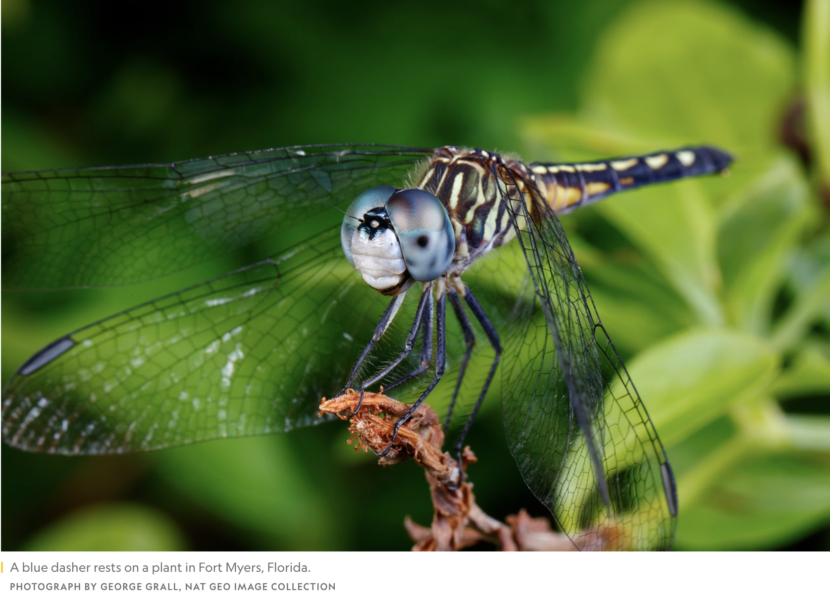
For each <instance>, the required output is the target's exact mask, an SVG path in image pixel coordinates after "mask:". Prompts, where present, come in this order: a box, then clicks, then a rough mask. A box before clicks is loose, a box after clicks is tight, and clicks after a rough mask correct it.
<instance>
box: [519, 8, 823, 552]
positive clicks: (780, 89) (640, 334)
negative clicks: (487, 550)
mask: <svg viewBox="0 0 830 598" xmlns="http://www.w3.org/2000/svg"><path fill="white" fill-rule="evenodd" d="M820 5H821V3H820V2H815V3H813V5H812V6H811V8H810V11H812V13H815V14H812V16H807V17H806V20H805V28H806V30H807V33H808V38H809V39H810V40H811V42H810V44H809V45H808V47H807V48H805V52H806V55H805V57H804V58H802V60H803V61H806V63H807V64H812V63H821V64H823V65H825V66H826V57H827V52H826V43H827V42H826V41H825V40H826V39H828V31H827V27H828V26H830V19H827V18H826V16H827V15H824V18H823V19H822V18H820V16H821V15H819V14H818V13H819V12H820V8H819V7H820ZM808 15H811V13H810V12H808ZM816 52H819V53H821V52H823V54H821V56H823V57H824V58H819V57H816V56H814V53H816ZM811 61H812V62H811ZM797 64H798V57H797V56H796V55H795V54H794V52H793V51H792V50H791V49H790V48H789V47H788V46H787V44H786V43H784V42H783V41H781V40H780V39H778V38H777V37H776V36H774V35H773V34H771V33H770V32H768V31H765V30H763V29H760V28H758V27H757V26H755V25H754V24H752V23H751V22H749V21H747V20H746V19H744V18H742V17H741V16H740V15H738V14H737V13H735V12H733V11H731V10H728V9H726V8H723V7H719V6H716V5H712V4H707V3H699V2H683V3H675V2H672V3H655V2H647V3H642V4H639V5H636V6H635V7H633V8H632V9H631V10H629V11H628V12H627V13H626V14H625V15H623V16H622V17H621V18H620V19H619V20H618V21H617V22H616V23H615V24H614V25H613V26H612V27H611V28H610V29H609V30H608V31H607V32H606V34H605V35H604V36H603V38H602V41H601V43H600V45H599V48H598V51H597V55H596V58H595V61H594V63H593V65H592V66H591V69H590V71H589V72H588V74H587V76H586V79H585V85H584V89H583V97H582V108H581V110H580V111H579V112H578V113H577V114H555V115H550V116H545V117H541V118H531V119H528V120H526V121H525V122H524V123H523V126H522V131H523V134H524V138H525V141H526V144H527V145H528V146H529V147H530V148H532V150H530V151H528V152H527V153H528V154H532V155H538V154H539V153H544V154H545V155H546V157H550V158H557V159H563V158H572V159H585V158H588V157H593V156H600V155H623V154H626V153H636V152H642V151H649V149H651V150H653V149H657V148H672V147H676V146H679V145H684V144H689V145H692V144H697V143H703V142H707V143H714V144H716V145H720V146H721V147H724V148H726V149H727V150H729V151H731V152H734V153H735V154H736V155H737V157H738V160H737V162H736V163H735V164H734V168H733V172H732V173H731V176H730V177H729V178H728V179H726V180H716V181H711V180H706V181H704V180H701V181H698V180H695V181H690V182H687V183H684V184H683V185H676V186H665V187H654V188H649V189H646V190H644V191H642V192H638V193H637V194H636V195H634V194H632V195H629V196H627V197H619V198H614V201H608V202H604V203H602V204H599V205H597V206H596V207H595V208H594V209H593V213H589V214H584V213H583V214H581V218H580V215H577V218H576V220H577V222H578V223H577V225H576V227H575V228H576V230H575V231H574V234H573V235H572V236H571V238H572V239H576V238H578V237H577V236H578V235H582V236H583V237H584V239H583V240H584V241H585V244H584V245H583V243H582V242H581V241H580V242H576V241H574V244H575V245H576V246H577V247H579V248H582V249H583V251H581V252H580V253H581V254H578V255H577V257H578V259H579V260H580V263H582V264H583V269H584V271H585V273H586V276H587V277H588V279H589V284H590V286H591V289H592V292H593V294H594V298H595V300H596V301H597V304H598V309H599V312H600V314H601V315H602V317H603V320H604V322H605V324H606V326H607V327H608V329H609V330H610V331H611V332H612V335H613V336H614V338H615V339H617V342H618V344H619V345H620V346H621V347H622V349H623V350H624V352H625V353H626V354H627V355H635V354H636V357H634V359H630V360H629V362H628V365H629V370H630V372H631V376H632V378H633V379H634V380H635V382H636V384H637V385H638V389H639V391H640V394H641V395H642V397H643V400H644V401H645V402H646V404H647V406H648V408H649V412H650V414H651V417H652V419H653V420H654V422H655V425H656V427H657V430H658V432H659V433H660V435H661V438H662V439H663V441H664V443H666V445H667V447H668V452H669V459H670V460H671V462H672V463H673V465H674V467H675V472H676V475H677V481H678V492H679V502H680V517H679V526H678V535H677V546H678V547H679V548H686V549H730V548H755V549H757V548H771V547H775V546H778V545H781V544H784V543H787V542H789V541H792V540H794V539H795V538H797V537H799V536H802V535H804V534H806V533H808V532H809V531H810V530H814V529H816V528H818V527H820V526H822V525H824V524H826V522H827V521H828V519H830V416H828V412H830V409H828V404H827V396H828V394H829V393H830V338H829V337H828V329H830V317H828V316H830V299H828V298H830V265H828V263H829V262H828V259H827V256H828V254H827V248H828V242H830V237H828V227H827V224H828V222H827V212H826V208H825V209H824V211H822V208H821V206H820V204H819V201H818V193H817V189H816V186H817V185H819V184H821V183H820V181H822V180H823V181H824V184H825V185H826V184H827V183H826V181H827V179H826V178H824V179H819V178H816V179H815V180H814V181H813V185H811V184H810V180H809V178H808V175H807V173H805V171H804V168H803V165H802V164H800V163H799V161H798V160H797V158H796V157H795V156H793V154H792V152H790V151H789V150H787V149H786V148H784V147H782V146H781V144H780V142H779V140H778V131H779V126H780V124H779V123H781V121H782V118H783V116H784V113H785V110H786V109H787V106H788V103H789V102H790V101H791V100H792V98H793V96H794V94H795V92H796V80H795V73H796V72H797ZM805 72H807V73H811V75H810V76H811V77H812V79H811V80H810V81H813V82H812V83H810V82H809V81H808V85H812V86H813V87H817V86H822V85H823V86H825V88H826V85H827V82H826V75H827V69H824V70H823V71H822V69H821V68H818V67H813V68H809V67H808V68H807V69H806V70H805ZM816 79H820V80H821V81H817V80H816ZM824 93H826V90H825V92H824ZM808 97H809V98H810V99H811V100H813V101H814V102H816V101H817V102H819V103H820V104H821V105H820V106H818V107H816V109H815V113H816V114H815V120H814V121H813V123H814V125H813V127H814V129H813V130H815V131H816V134H815V137H814V138H813V140H812V141H813V142H814V143H815V144H816V146H815V148H816V149H815V152H816V155H820V154H824V155H826V146H827V144H828V143H830V136H828V135H823V136H822V135H820V134H818V131H819V130H820V126H826V124H824V123H823V121H820V118H826V116H824V113H825V112H826V109H827V106H826V105H824V104H823V102H825V101H826V96H821V92H819V91H818V90H816V89H813V91H812V92H811V95H809V96H808ZM819 113H821V114H819ZM561 148H568V149H567V150H562V149H561ZM575 148H579V149H578V150H577V149H575ZM826 172H827V171H826V170H825V173H826ZM586 211H587V210H586ZM619 234H621V235H622V236H623V237H624V238H625V241H624V242H619V240H615V238H616V237H615V235H616V236H618V235H619ZM629 243H630V245H633V246H634V247H636V252H632V251H631V250H630V246H629V245H628V244H629ZM804 396H818V397H822V398H823V402H821V403H820V404H819V413H820V414H811V415H803V414H796V413H788V412H787V407H788V404H789V403H792V402H793V399H794V398H797V397H804Z"/></svg>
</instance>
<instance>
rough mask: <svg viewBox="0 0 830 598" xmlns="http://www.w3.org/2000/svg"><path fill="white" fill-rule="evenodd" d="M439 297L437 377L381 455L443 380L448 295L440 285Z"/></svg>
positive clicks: (382, 454)
mask: <svg viewBox="0 0 830 598" xmlns="http://www.w3.org/2000/svg"><path fill="white" fill-rule="evenodd" d="M438 293H439V295H440V296H439V297H438V310H437V318H436V319H437V334H436V340H437V347H436V353H435V378H433V380H432V382H430V384H429V386H428V387H427V389H426V390H425V391H424V392H423V394H422V395H421V396H420V397H419V398H418V400H417V401H415V402H414V403H413V404H412V407H410V408H409V411H407V412H406V415H404V416H403V417H402V418H401V419H399V420H398V421H397V423H396V424H395V431H394V432H393V434H392V440H391V441H390V442H389V446H387V447H386V448H385V449H384V450H383V451H382V452H380V453H377V455H378V456H379V457H383V456H385V455H386V454H387V453H388V452H389V451H390V450H391V449H392V446H393V445H394V444H395V439H396V438H397V437H398V430H400V428H401V426H402V425H404V424H405V423H406V422H407V421H409V418H410V417H412V414H413V413H415V410H416V409H418V407H420V406H421V403H423V402H424V400H425V399H426V398H427V397H428V396H429V393H431V392H432V389H433V388H435V386H436V385H437V384H438V382H439V381H440V380H441V377H442V376H443V375H444V365H445V364H446V361H447V335H446V325H445V323H446V313H447V296H446V294H445V293H444V292H443V290H442V289H441V288H440V287H439V291H438ZM429 334H432V330H430V331H429Z"/></svg>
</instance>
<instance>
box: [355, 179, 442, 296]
mask: <svg viewBox="0 0 830 598" xmlns="http://www.w3.org/2000/svg"><path fill="white" fill-rule="evenodd" d="M340 238H341V242H342V245H343V253H345V254H346V258H347V259H348V260H349V263H350V264H351V265H352V266H354V267H355V268H356V269H357V270H358V271H359V272H360V273H361V274H362V276H363V280H365V281H366V283H367V284H368V285H369V286H370V287H372V288H374V289H376V290H378V291H380V292H381V293H383V294H384V295H397V294H398V293H402V292H405V291H406V290H407V289H408V288H409V287H410V286H412V283H413V282H415V281H419V282H430V281H432V280H435V279H436V278H438V277H439V276H441V275H442V274H444V273H445V272H446V270H447V268H448V267H449V265H450V263H451V262H452V258H453V254H454V253H455V238H454V237H453V229H452V224H451V223H450V218H449V215H448V214H447V211H446V209H445V208H444V206H443V205H441V202H439V201H438V199H437V198H436V197H435V196H434V195H431V194H430V193H427V192H425V191H421V190H419V189H409V190H406V191H396V190H395V188H394V187H389V186H381V187H375V188H373V189H369V190H368V191H366V192H364V193H361V194H360V196H358V197H357V199H355V200H354V202H352V205H350V206H349V209H348V210H347V211H346V216H345V217H344V218H343V227H342V229H341V237H340Z"/></svg>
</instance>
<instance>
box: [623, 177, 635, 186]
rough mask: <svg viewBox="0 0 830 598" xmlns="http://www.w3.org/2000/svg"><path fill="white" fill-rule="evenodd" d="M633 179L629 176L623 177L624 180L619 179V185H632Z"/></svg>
mask: <svg viewBox="0 0 830 598" xmlns="http://www.w3.org/2000/svg"><path fill="white" fill-rule="evenodd" d="M633 184H634V179H633V178H631V177H630V176H627V177H625V178H624V179H620V185H633Z"/></svg>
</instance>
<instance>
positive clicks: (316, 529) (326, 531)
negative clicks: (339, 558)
mask: <svg viewBox="0 0 830 598" xmlns="http://www.w3.org/2000/svg"><path fill="white" fill-rule="evenodd" d="M290 446H291V445H290V439H288V438H287V437H286V436H284V435H271V436H257V437H253V438H241V439H226V440H223V441H222V442H205V443H200V444H197V445H191V446H186V447H181V448H177V449H176V450H170V451H162V452H159V453H154V454H153V456H154V457H156V459H157V461H158V465H159V469H160V471H161V472H162V473H163V475H165V477H166V478H167V480H168V481H169V482H170V483H171V484H173V485H175V486H176V487H177V488H178V489H179V490H180V491H181V492H182V493H184V494H187V495H189V496H190V497H191V498H192V499H193V500H194V501H196V502H198V503H201V504H202V505H204V506H205V507H206V508H208V509H211V510H213V511H215V512H216V513H217V515H221V516H223V517H225V518H226V519H227V520H229V521H231V522H233V523H234V524H235V525H237V526H239V527H241V528H242V529H244V530H247V531H248V532H249V533H254V534H255V535H259V536H260V538H259V541H260V543H261V544H262V545H264V546H269V545H270V546H271V547H272V548H273V546H275V545H279V544H280V543H285V544H287V545H289V546H290V547H291V548H292V549H294V550H302V549H304V548H308V549H310V548H315V549H317V550H321V549H323V548H324V547H325V546H326V544H325V543H326V542H332V541H334V542H336V541H337V539H336V535H337V534H336V533H335V532H334V530H336V529H337V526H336V524H335V523H334V521H333V515H332V514H331V513H330V511H328V510H327V509H326V508H325V505H324V504H323V501H322V500H321V499H320V497H319V495H318V494H317V493H316V492H315V490H314V488H313V487H312V486H311V485H310V480H309V477H308V475H307V474H305V473H304V471H303V468H302V466H301V465H300V464H299V463H298V462H297V461H296V460H295V459H294V457H293V454H292V452H291V450H290ZM329 547H330V548H333V546H329Z"/></svg>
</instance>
